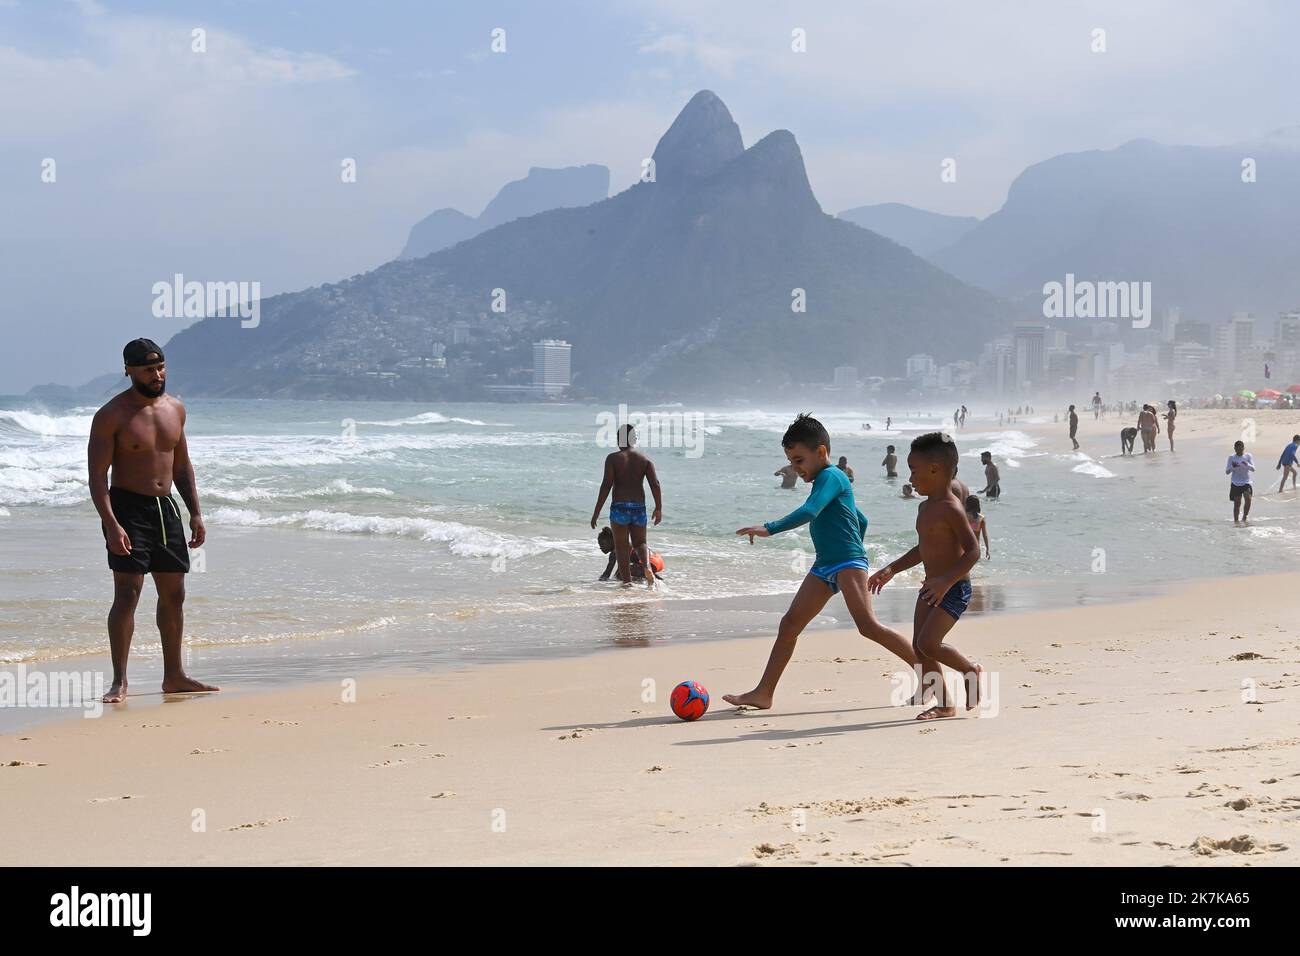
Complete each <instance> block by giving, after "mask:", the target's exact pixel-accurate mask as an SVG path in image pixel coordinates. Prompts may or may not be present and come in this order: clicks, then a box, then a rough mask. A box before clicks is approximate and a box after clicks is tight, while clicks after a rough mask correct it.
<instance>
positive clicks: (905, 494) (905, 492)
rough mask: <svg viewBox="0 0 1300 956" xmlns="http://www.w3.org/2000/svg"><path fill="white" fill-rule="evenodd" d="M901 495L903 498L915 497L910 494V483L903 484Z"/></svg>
mask: <svg viewBox="0 0 1300 956" xmlns="http://www.w3.org/2000/svg"><path fill="white" fill-rule="evenodd" d="M903 497H904V498H915V497H916V495H914V494H912V486H911V485H903Z"/></svg>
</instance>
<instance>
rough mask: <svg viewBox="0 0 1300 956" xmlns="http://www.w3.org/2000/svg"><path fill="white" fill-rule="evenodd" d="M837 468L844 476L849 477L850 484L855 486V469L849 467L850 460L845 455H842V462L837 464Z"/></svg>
mask: <svg viewBox="0 0 1300 956" xmlns="http://www.w3.org/2000/svg"><path fill="white" fill-rule="evenodd" d="M836 467H837V468H839V470H840V471H842V472H844V474H846V475H848V476H849V484H853V469H852V468H850V467H849V460H848V459H847V458H846V457H844V456H843V455H840V460H839V461H838V462H837V463H836Z"/></svg>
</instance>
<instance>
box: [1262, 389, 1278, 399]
mask: <svg viewBox="0 0 1300 956" xmlns="http://www.w3.org/2000/svg"><path fill="white" fill-rule="evenodd" d="M1259 397H1260V398H1281V397H1282V393H1281V392H1279V391H1278V390H1277V389H1273V388H1262V389H1260V390H1259Z"/></svg>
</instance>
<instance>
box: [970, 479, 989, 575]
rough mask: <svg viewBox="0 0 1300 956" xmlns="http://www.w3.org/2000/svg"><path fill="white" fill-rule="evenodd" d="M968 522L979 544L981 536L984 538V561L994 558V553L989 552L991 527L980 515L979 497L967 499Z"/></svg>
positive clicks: (973, 496)
mask: <svg viewBox="0 0 1300 956" xmlns="http://www.w3.org/2000/svg"><path fill="white" fill-rule="evenodd" d="M966 520H967V521H969V522H970V529H971V530H972V531H974V532H975V541H976V543H978V542H979V539H980V535H983V536H984V560H985V561H987V560H988V559H989V558H991V557H993V552H992V551H990V550H989V526H988V522H987V521H985V520H984V515H983V514H981V513H980V498H979V495H969V496H968V497H967V498H966Z"/></svg>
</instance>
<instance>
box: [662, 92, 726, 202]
mask: <svg viewBox="0 0 1300 956" xmlns="http://www.w3.org/2000/svg"><path fill="white" fill-rule="evenodd" d="M744 151H745V144H744V141H743V140H741V138H740V127H739V126H737V125H736V121H735V120H734V119H732V118H731V113H730V112H729V111H728V110H727V107H726V104H725V103H723V102H722V100H720V99H718V97H717V94H715V93H713V92H712V91H711V90H700V92H698V93H696V94H695V95H694V96H692V97H691V100H690V102H689V103H687V104H686V106H684V107H683V108H682V111H681V112H680V113H678V114H677V119H675V120H673V125H672V126H669V127H668V132H666V133H664V135H663V136H662V137H661V138H660V139H659V145H657V146H656V147H655V151H654V161H655V180H656V181H657V182H667V183H673V182H676V181H680V180H683V179H701V178H703V177H706V176H711V175H713V174H714V173H716V172H717V171H718V170H719V169H721V168H722V167H723V166H725V165H726V164H727V163H729V162H731V161H732V160H733V159H735V158H736V157H737V156H739V155H740V154H741V153H743V152H744Z"/></svg>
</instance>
